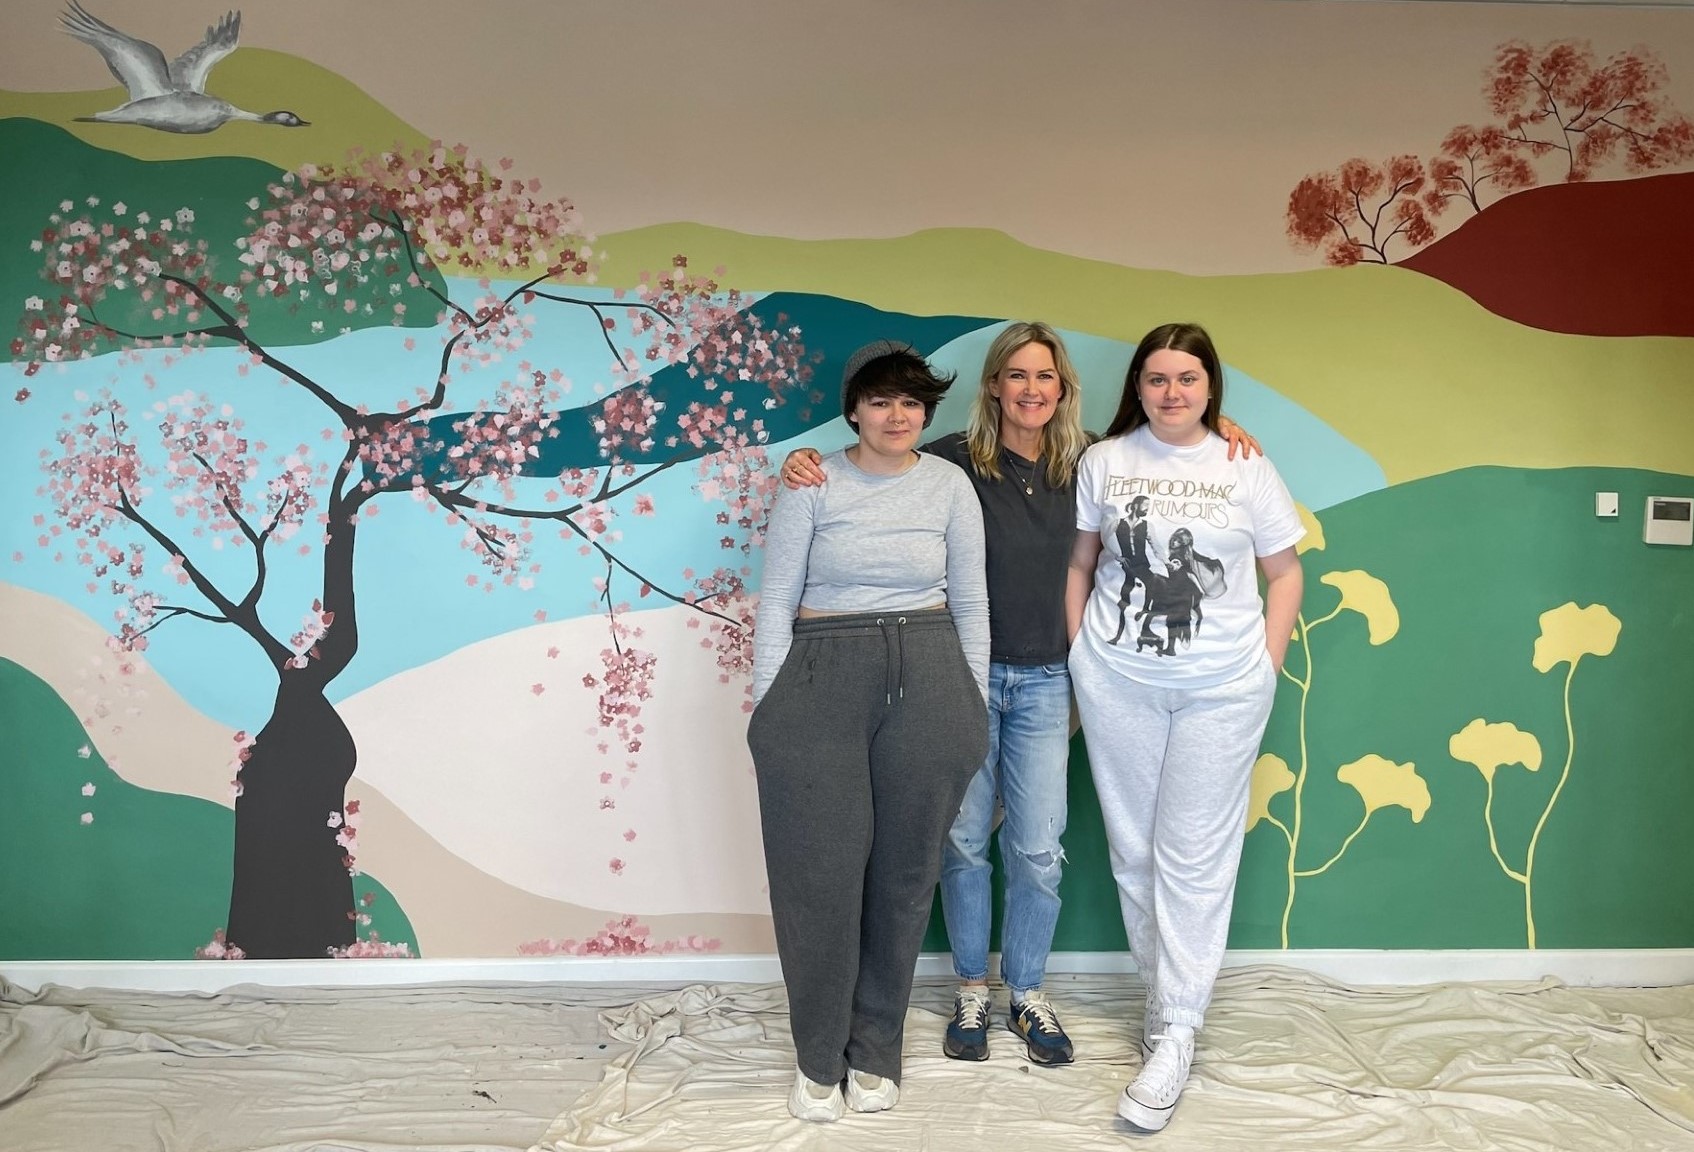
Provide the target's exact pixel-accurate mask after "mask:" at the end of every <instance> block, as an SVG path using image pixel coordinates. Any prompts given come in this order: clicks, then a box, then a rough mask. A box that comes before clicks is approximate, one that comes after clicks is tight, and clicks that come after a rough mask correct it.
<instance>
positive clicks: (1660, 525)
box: [1641, 496, 1694, 545]
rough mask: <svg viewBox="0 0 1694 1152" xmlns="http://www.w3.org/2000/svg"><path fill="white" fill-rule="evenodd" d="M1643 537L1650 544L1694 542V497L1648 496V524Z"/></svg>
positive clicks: (1688, 543)
mask: <svg viewBox="0 0 1694 1152" xmlns="http://www.w3.org/2000/svg"><path fill="white" fill-rule="evenodd" d="M1641 538H1642V539H1643V540H1645V541H1647V543H1649V544H1682V545H1690V544H1694V497H1689V496H1649V497H1647V526H1646V528H1645V529H1644V530H1643V532H1642V534H1641Z"/></svg>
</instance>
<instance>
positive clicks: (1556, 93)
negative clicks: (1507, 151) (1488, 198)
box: [1483, 40, 1694, 181]
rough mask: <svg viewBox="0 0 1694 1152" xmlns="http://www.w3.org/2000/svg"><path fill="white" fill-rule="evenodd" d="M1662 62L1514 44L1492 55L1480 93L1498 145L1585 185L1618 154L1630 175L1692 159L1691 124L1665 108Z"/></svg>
mask: <svg viewBox="0 0 1694 1152" xmlns="http://www.w3.org/2000/svg"><path fill="white" fill-rule="evenodd" d="M1667 80H1668V74H1667V72H1666V69H1665V66H1664V63H1663V61H1661V60H1660V59H1659V58H1658V57H1657V56H1656V55H1655V54H1653V53H1652V52H1651V51H1649V50H1648V49H1646V48H1632V49H1630V50H1628V51H1626V52H1619V53H1616V54H1615V55H1613V56H1611V57H1610V58H1609V59H1607V60H1606V61H1605V63H1603V64H1602V63H1600V61H1599V59H1598V57H1596V56H1595V54H1594V49H1593V46H1592V45H1590V44H1588V43H1587V42H1586V41H1580V40H1555V41H1553V42H1552V43H1550V44H1547V45H1546V46H1544V47H1542V48H1535V47H1533V46H1531V45H1530V44H1527V43H1525V42H1524V41H1521V40H1511V41H1507V42H1506V43H1504V44H1502V45H1500V47H1499V48H1498V49H1496V50H1495V53H1494V63H1493V66H1492V67H1491V68H1490V69H1489V70H1488V72H1487V74H1486V79H1485V81H1484V85H1483V91H1484V93H1485V94H1486V96H1487V98H1488V104H1489V107H1490V109H1491V110H1492V111H1493V113H1494V115H1495V116H1497V117H1499V118H1500V125H1499V132H1500V135H1501V137H1502V139H1503V140H1504V141H1505V142H1506V143H1507V144H1508V145H1509V146H1511V147H1512V148H1513V149H1515V150H1516V151H1517V152H1518V153H1519V154H1520V155H1527V156H1529V157H1531V158H1537V159H1538V158H1541V157H1544V156H1559V157H1561V158H1562V159H1563V160H1564V168H1565V171H1564V176H1563V178H1564V179H1565V180H1567V181H1577V180H1586V179H1588V178H1589V177H1590V176H1591V175H1593V174H1594V172H1595V170H1596V169H1598V168H1600V167H1602V166H1603V165H1605V164H1607V163H1609V162H1610V161H1612V160H1613V159H1614V158H1615V157H1616V156H1617V155H1618V154H1619V153H1620V152H1621V153H1622V154H1623V163H1624V169H1625V170H1626V171H1628V172H1630V173H1641V172H1651V171H1653V170H1655V169H1659V168H1664V167H1668V166H1670V165H1674V164H1680V163H1683V162H1685V161H1687V160H1689V159H1691V158H1694V121H1690V120H1689V118H1688V117H1687V116H1686V115H1684V114H1683V113H1681V112H1679V111H1677V110H1676V109H1674V108H1672V107H1671V106H1670V105H1669V104H1668V103H1666V101H1665V99H1664V95H1663V89H1664V86H1665V84H1666V82H1667Z"/></svg>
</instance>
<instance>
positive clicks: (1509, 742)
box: [1447, 716, 1541, 784]
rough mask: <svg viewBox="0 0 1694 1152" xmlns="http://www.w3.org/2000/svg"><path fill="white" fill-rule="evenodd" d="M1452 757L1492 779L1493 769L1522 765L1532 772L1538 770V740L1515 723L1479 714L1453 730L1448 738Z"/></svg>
mask: <svg viewBox="0 0 1694 1152" xmlns="http://www.w3.org/2000/svg"><path fill="white" fill-rule="evenodd" d="M1447 751H1448V752H1449V753H1451V754H1452V757H1453V759H1455V760H1463V761H1464V762H1465V763H1466V764H1474V765H1476V770H1477V771H1478V772H1481V773H1482V778H1483V779H1484V780H1487V781H1488V782H1489V783H1490V784H1492V783H1493V782H1494V769H1496V768H1503V767H1505V766H1506V765H1507V764H1522V765H1523V766H1524V767H1525V768H1528V769H1529V770H1530V771H1531V772H1539V771H1540V770H1541V741H1539V740H1537V739H1536V738H1535V736H1534V734H1533V733H1530V732H1525V731H1523V730H1522V729H1520V728H1519V727H1518V726H1517V725H1516V724H1511V723H1501V724H1490V723H1488V721H1486V720H1484V719H1482V718H1481V717H1480V716H1479V717H1477V718H1476V719H1475V720H1472V721H1471V722H1470V723H1469V724H1466V725H1465V726H1464V727H1463V728H1461V729H1460V730H1459V731H1457V732H1455V733H1453V737H1452V739H1450V740H1448V741H1447Z"/></svg>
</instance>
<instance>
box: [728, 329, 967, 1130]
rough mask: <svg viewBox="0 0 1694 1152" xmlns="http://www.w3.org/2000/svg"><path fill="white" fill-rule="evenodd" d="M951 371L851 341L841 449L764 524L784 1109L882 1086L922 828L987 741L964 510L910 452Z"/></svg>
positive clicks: (915, 923) (908, 974)
mask: <svg viewBox="0 0 1694 1152" xmlns="http://www.w3.org/2000/svg"><path fill="white" fill-rule="evenodd" d="M951 383H952V380H951V378H946V377H941V376H938V375H936V373H935V372H934V371H933V370H932V369H931V368H930V367H929V365H928V364H927V363H925V361H924V359H923V357H922V356H920V355H918V353H917V351H916V350H915V349H913V348H912V347H911V346H910V345H907V344H903V343H900V342H898V341H892V340H880V341H876V342H875V343H873V344H870V345H867V346H866V347H864V348H861V349H860V350H859V351H857V352H856V353H854V354H853V356H852V357H851V358H850V359H849V360H848V362H847V367H846V371H845V372H844V374H843V381H842V412H843V414H844V415H845V416H846V418H847V421H848V422H849V423H850V424H852V425H853V427H854V428H855V429H856V431H857V432H858V440H857V442H856V443H854V444H853V445H851V446H850V447H848V448H846V449H845V450H843V451H841V452H836V453H832V454H831V455H830V456H828V457H826V458H825V466H826V467H827V468H828V469H829V475H830V479H829V481H828V482H827V483H825V484H823V485H820V486H818V487H813V488H805V489H796V490H784V491H782V492H781V493H780V495H779V497H778V499H777V502H776V506H775V508H774V509H773V510H772V512H771V519H770V525H769V528H768V530H767V533H766V537H765V569H764V579H763V584H762V590H761V594H760V600H759V611H758V617H757V621H756V626H755V629H754V637H753V700H754V711H753V715H752V718H751V720H750V722H749V724H748V728H747V743H748V746H749V748H750V749H751V750H752V753H753V765H754V772H755V775H756V777H757V779H758V786H759V815H760V823H761V826H762V828H763V831H764V848H765V865H766V872H767V874H768V877H769V881H770V897H771V916H772V919H773V921H774V923H775V928H776V939H777V952H778V955H779V957H780V959H781V962H782V974H783V981H784V983H785V984H786V985H787V988H788V1000H789V1018H790V1021H791V1024H792V1027H793V1032H794V1047H795V1056H796V1063H797V1064H798V1068H797V1071H796V1074H795V1081H794V1087H793V1090H792V1091H791V1092H790V1094H789V1098H788V1109H789V1111H790V1112H791V1113H792V1114H793V1115H795V1116H797V1117H799V1118H800V1119H802V1120H815V1121H827V1120H834V1119H836V1118H838V1117H840V1116H841V1114H842V1112H843V1110H844V1108H852V1109H853V1110H854V1111H858V1112H877V1111H881V1110H883V1109H885V1108H891V1107H893V1106H894V1104H895V1102H896V1101H897V1100H898V1099H899V1094H900V1087H899V1085H900V1070H901V1069H900V1048H901V1043H902V1040H903V1034H904V1024H905V1016H906V1005H907V1001H908V1000H909V999H910V996H911V988H912V975H913V970H914V968H915V966H916V962H917V955H918V949H919V948H920V947H921V946H922V943H923V935H924V930H925V928H926V926H927V925H928V922H929V909H930V901H931V898H932V893H933V892H934V890H935V883H936V877H937V874H938V872H939V870H940V863H941V845H942V841H943V839H944V838H945V836H946V834H947V829H948V827H949V825H951V824H952V822H953V818H954V816H956V815H957V813H958V811H959V803H960V800H961V799H962V798H963V796H964V792H965V787H966V785H968V784H969V782H970V779H971V777H972V775H973V774H974V773H975V772H976V770H977V768H978V767H979V766H980V765H981V763H982V759H983V756H984V755H985V754H986V752H987V748H988V718H987V707H986V704H985V695H986V693H987V688H988V651H989V633H988V595H987V588H986V582H985V579H984V566H985V556H984V550H983V532H982V509H981V506H980V505H979V504H978V502H977V498H976V494H975V492H974V491H973V490H972V488H971V484H970V481H969V480H968V479H967V478H966V477H965V474H964V472H963V471H961V470H960V469H959V468H958V467H957V466H955V465H953V464H949V463H948V462H947V461H945V460H941V459H939V458H937V457H935V456H931V455H928V454H920V453H918V452H917V451H916V449H917V445H918V440H919V437H920V436H921V434H922V432H923V429H924V427H925V426H926V425H927V424H928V422H929V420H930V419H931V418H932V417H933V416H934V414H935V408H936V405H937V404H938V403H939V402H940V399H941V397H942V396H943V395H944V394H945V393H946V391H947V388H948V386H949V385H950V384H951Z"/></svg>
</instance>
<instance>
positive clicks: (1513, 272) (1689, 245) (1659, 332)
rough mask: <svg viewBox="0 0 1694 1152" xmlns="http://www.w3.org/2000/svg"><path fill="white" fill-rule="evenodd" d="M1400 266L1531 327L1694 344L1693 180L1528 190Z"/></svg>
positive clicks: (1680, 177) (1689, 175) (1680, 176)
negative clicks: (1672, 339) (1686, 338)
mask: <svg viewBox="0 0 1694 1152" xmlns="http://www.w3.org/2000/svg"><path fill="white" fill-rule="evenodd" d="M1398 266H1399V267H1402V268H1410V269H1412V270H1413V271H1415V272H1421V273H1423V274H1424V275H1425V276H1431V277H1433V278H1435V279H1437V280H1440V281H1442V282H1444V283H1446V284H1450V285H1451V286H1453V287H1454V288H1457V289H1458V290H1459V291H1461V292H1463V293H1464V294H1465V295H1467V296H1469V297H1470V298H1471V299H1473V300H1475V301H1476V302H1477V303H1478V304H1480V305H1482V306H1483V307H1484V308H1486V309H1488V310H1489V311H1490V312H1493V313H1494V314H1495V315H1497V316H1504V317H1506V318H1507V319H1508V320H1515V321H1517V322H1518V323H1520V324H1527V325H1530V326H1531V327H1534V328H1542V329H1546V330H1548V331H1551V332H1568V333H1572V334H1574V335H1582V336H1694V172H1675V173H1671V174H1669V175H1664V176H1646V177H1641V178H1639V179H1634V180H1610V181H1601V182H1596V183H1588V184H1550V185H1546V186H1543V187H1540V188H1531V189H1528V190H1527V191H1524V192H1519V193H1516V194H1515V195H1512V196H1508V197H1506V198H1505V199H1503V200H1500V201H1498V202H1496V203H1494V204H1490V205H1489V206H1488V207H1486V208H1484V209H1483V210H1482V212H1481V213H1479V214H1478V215H1476V216H1474V217H1472V218H1471V219H1470V220H1468V221H1466V222H1465V224H1464V226H1463V227H1462V228H1459V229H1457V230H1455V231H1453V232H1450V233H1448V234H1447V235H1445V236H1443V237H1441V238H1440V239H1439V240H1437V241H1435V243H1433V244H1431V245H1430V246H1429V247H1427V248H1424V249H1422V250H1420V251H1418V252H1414V253H1413V254H1412V255H1411V256H1409V257H1407V258H1406V259H1404V260H1401V261H1399V262H1398Z"/></svg>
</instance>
